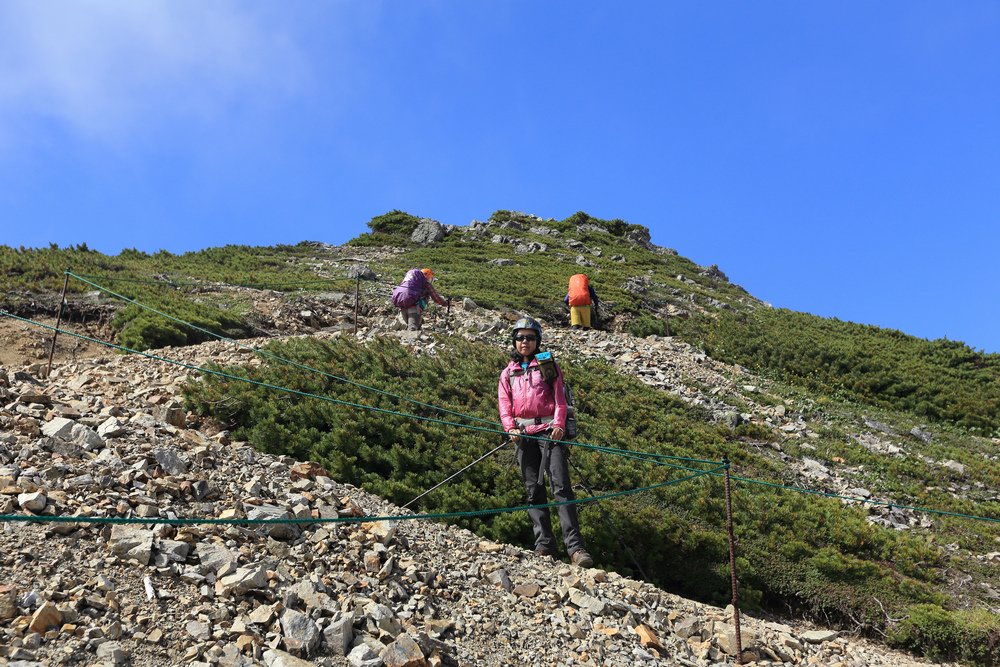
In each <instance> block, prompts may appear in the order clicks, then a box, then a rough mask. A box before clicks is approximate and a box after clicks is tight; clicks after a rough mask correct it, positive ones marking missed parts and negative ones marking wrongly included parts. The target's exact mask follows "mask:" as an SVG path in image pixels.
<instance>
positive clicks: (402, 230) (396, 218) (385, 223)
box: [368, 210, 420, 238]
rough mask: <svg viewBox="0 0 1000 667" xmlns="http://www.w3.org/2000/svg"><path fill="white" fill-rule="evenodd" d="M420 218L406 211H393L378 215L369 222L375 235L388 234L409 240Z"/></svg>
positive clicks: (369, 226)
mask: <svg viewBox="0 0 1000 667" xmlns="http://www.w3.org/2000/svg"><path fill="white" fill-rule="evenodd" d="M419 222H420V218H418V217H417V216H415V215H410V214H409V213H406V212H404V211H399V210H392V211H389V212H388V213H383V214H382V215H376V216H375V217H374V218H372V219H371V220H369V221H368V228H369V229H371V230H372V233H374V234H387V235H395V236H402V237H406V238H408V237H409V236H410V235H411V234H412V233H413V230H414V229H416V228H417V224H418V223H419Z"/></svg>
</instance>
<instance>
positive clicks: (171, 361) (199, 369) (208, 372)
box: [0, 310, 718, 465]
mask: <svg viewBox="0 0 1000 667" xmlns="http://www.w3.org/2000/svg"><path fill="white" fill-rule="evenodd" d="M0 315H3V316H4V317H9V318H11V319H14V320H18V321H20V322H24V323H27V324H31V325H34V326H38V327H42V328H44V329H48V330H50V331H57V332H58V333H63V334H65V335H67V336H73V337H74V338H79V339H82V340H86V341H88V342H91V343H96V344H98V345H103V346H105V347H109V348H112V349H115V350H119V351H121V352H126V353H128V354H138V355H139V356H142V357H146V358H147V359H153V360H155V361H161V362H164V363H167V364H173V365H175V366H179V367H181V368H186V369H188V370H192V371H197V372H199V373H204V374H206V375H215V376H217V377H221V378H225V379H227V380H235V381H237V382H244V383H246V384H250V385H254V386H258V387H263V388H265V389H273V390H275V391H282V392H285V393H288V394H292V395H296V396H302V397H304V398H315V399H317V400H321V401H326V402H328V403H333V404H336V405H343V406H345V407H351V408H357V409H359V410H368V411H370V412H376V413H380V414H388V415H393V416H397V417H406V418H408V419H414V420H417V421H424V422H428V423H432V424H441V425H446V426H455V427H457V428H464V429H466V430H470V431H477V432H481V433H489V434H492V435H503V436H507V435H508V434H507V432H506V431H503V430H499V429H495V428H492V429H491V428H484V427H480V426H473V425H471V424H462V423H460V422H452V421H447V420H445V419H436V418H434V417H425V416H422V415H415V414H411V413H407V412H399V411H397V410H389V409H387V408H379V407H376V406H374V405H363V404H361V403H354V402H352V401H342V400H340V399H336V398H332V397H330V396H322V395H320V394H312V393H309V392H305V391H299V390H298V389H291V388H289V387H282V386H280V385H274V384H270V383H267V382H261V381H259V380H251V379H250V378H245V377H241V376H238V375H232V374H229V373H224V372H222V371H217V370H213V369H211V368H204V367H201V366H195V365H192V364H186V363H184V362H182V361H177V360H175V359H170V358H168V357H163V356H159V355H155V354H150V353H148V352H141V351H139V350H133V349H131V348H128V347H124V346H122V345H117V344H115V343H109V342H107V341H103V340H100V339H97V338H91V337H90V336H84V335H83V334H78V333H76V332H73V331H67V330H65V329H56V328H55V327H53V326H51V325H48V324H43V323H41V322H36V321H34V320H31V319H28V318H24V317H19V316H17V315H14V314H13V313H10V312H8V311H6V310H0ZM537 439H538V440H544V441H547V442H553V443H558V444H569V445H573V446H577V447H583V448H584V449H592V450H595V451H602V452H606V453H608V454H618V453H625V454H628V455H633V456H636V455H641V456H644V457H647V458H648V459H649V460H653V459H656V460H682V461H687V462H694V463H701V464H705V465H717V464H718V461H708V460H703V459H691V458H686V457H675V456H669V455H667V454H656V453H653V452H634V451H630V450H625V449H617V448H615V447H604V446H600V445H591V444H587V443H582V442H571V441H568V440H551V439H549V438H541V437H539V438H537ZM653 462H656V461H653Z"/></svg>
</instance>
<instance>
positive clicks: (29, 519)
mask: <svg viewBox="0 0 1000 667" xmlns="http://www.w3.org/2000/svg"><path fill="white" fill-rule="evenodd" d="M721 469H722V467H721V466H720V467H718V468H714V469H712V470H702V471H699V472H698V473H696V474H694V475H688V476H686V477H681V478H680V479H672V480H668V481H666V482H660V483H658V484H651V485H649V486H643V487H639V488H636V489H626V490H625V491H615V492H613V493H606V494H604V495H601V496H590V497H588V498H576V499H574V500H560V501H556V502H551V503H545V504H544V505H519V506H516V507H495V508H489V509H482V510H468V511H464V512H439V513H434V514H398V515H388V516H363V517H356V516H342V517H329V518H312V517H310V518H307V519H179V518H178V519H164V518H159V517H157V518H141V517H100V516H29V515H24V514H3V515H0V522H8V521H13V522H17V521H20V522H24V523H35V522H38V523H96V524H129V523H131V524H149V525H154V524H169V525H200V524H206V525H212V524H214V525H228V526H232V525H253V526H258V525H274V524H314V523H373V522H375V521H417V520H420V521H424V520H439V519H462V518H470V517H477V516H489V515H494V514H509V513H513V512H525V511H528V510H532V509H551V508H553V507H561V506H563V505H579V504H582V503H595V502H602V501H605V500H611V499H613V498H620V497H623V496H630V495H635V494H637V493H645V492H647V491H654V490H656V489H660V488H663V487H667V486H673V485H674V484H680V483H681V482H687V481H690V480H692V479H695V478H697V477H701V476H703V475H708V474H710V473H712V472H716V471H718V470H721Z"/></svg>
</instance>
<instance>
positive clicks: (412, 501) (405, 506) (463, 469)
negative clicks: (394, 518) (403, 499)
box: [403, 438, 510, 509]
mask: <svg viewBox="0 0 1000 667" xmlns="http://www.w3.org/2000/svg"><path fill="white" fill-rule="evenodd" d="M509 442H510V440H507V439H506V438H505V439H504V441H503V442H502V443H500V445H498V446H497V447H494V448H493V449H491V450H490V451H488V452H486V453H485V454H483V455H482V456H480V457H479V458H478V459H476V460H475V461H473V462H472V463H470V464H469V465H467V466H465V467H464V468H462V469H461V470H459V471H458V472H456V473H455V474H453V475H452V476H450V477H449V478H448V479H446V480H444V481H443V482H439V483H438V484H435V485H434V486H432V487H431V488H429V489H427V490H426V491H424V492H423V493H421V494H420V495H419V496H417V497H416V498H414V499H413V500H411V501H410V502H408V503H406V504H405V505H403V509H406V508H407V507H409V506H410V505H412V504H413V503H415V502H417V501H418V500H420V499H421V498H423V497H424V496H426V495H427V494H428V493H430V492H431V491H433V490H434V489H436V488H438V487H441V486H444V485H445V484H447V483H448V482H450V481H451V480H453V479H455V478H456V477H458V476H459V475H461V474H462V473H463V472H465V471H466V470H468V469H469V468H471V467H472V466H474V465H476V464H477V463H479V462H480V461H482V460H483V459H485V458H486V457H488V456H490V455H491V454H493V453H494V452H497V451H499V450H501V449H503V448H504V447H506V446H507V443H509Z"/></svg>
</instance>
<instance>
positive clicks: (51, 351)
mask: <svg viewBox="0 0 1000 667" xmlns="http://www.w3.org/2000/svg"><path fill="white" fill-rule="evenodd" d="M67 287H69V271H67V272H66V280H64V281H63V288H62V294H60V295H59V313H58V314H57V315H56V328H55V329H54V330H53V331H52V347H50V348H49V367H48V368H47V369H46V370H45V377H48V376H50V375H52V357H53V356H55V353H56V336H58V335H59V325H61V324H62V314H63V304H65V303H66V288H67Z"/></svg>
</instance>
